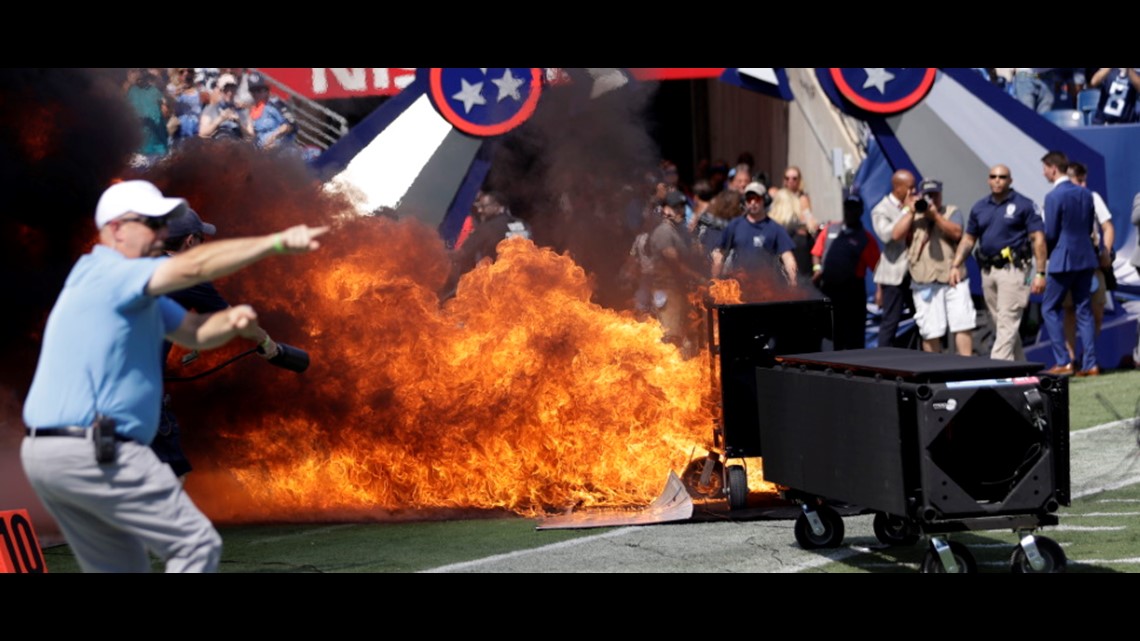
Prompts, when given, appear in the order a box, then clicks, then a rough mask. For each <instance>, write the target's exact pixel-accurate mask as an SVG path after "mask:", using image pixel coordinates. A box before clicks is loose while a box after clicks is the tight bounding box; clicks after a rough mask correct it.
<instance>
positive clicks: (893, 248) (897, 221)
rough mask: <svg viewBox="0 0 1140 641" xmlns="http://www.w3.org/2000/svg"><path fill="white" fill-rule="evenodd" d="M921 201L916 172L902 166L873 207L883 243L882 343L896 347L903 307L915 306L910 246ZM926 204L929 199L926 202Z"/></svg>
mask: <svg viewBox="0 0 1140 641" xmlns="http://www.w3.org/2000/svg"><path fill="white" fill-rule="evenodd" d="M918 201H919V198H918V195H917V194H915V193H914V174H912V173H910V172H909V171H907V170H906V169H900V170H898V171H896V172H895V173H894V174H893V175H892V176H891V191H890V193H888V194H887V195H886V196H883V199H882V200H880V201H879V203H878V204H877V205H875V207H874V209H872V210H871V225H872V227H873V228H874V231H875V236H876V237H878V239H879V241H880V242H881V243H882V244H883V253H882V256H881V257H880V258H879V265H878V267H876V268H875V283H876V284H878V285H879V286H880V288H881V290H882V305H881V307H882V312H883V314H882V318H881V320H880V321H879V347H892V346H894V343H895V333H896V332H897V331H898V327H899V322H901V321H902V316H903V308H904V307H910V308H911V309H913V308H914V303H913V302H911V301H910V297H911V296H910V282H909V281H910V273H909V271H908V269H907V258H906V247H907V239H908V238H910V233H911V225H912V224H913V223H914V219H915V216H916V214H917V213H921V212H916V210H915V208H916V206H919V205H917V202H918ZM922 206H925V203H924V204H923V205H922Z"/></svg>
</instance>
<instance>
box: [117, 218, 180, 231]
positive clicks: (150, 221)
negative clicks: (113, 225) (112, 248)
mask: <svg viewBox="0 0 1140 641" xmlns="http://www.w3.org/2000/svg"><path fill="white" fill-rule="evenodd" d="M119 222H120V223H142V224H144V225H146V226H147V227H150V228H151V230H153V231H159V230H161V229H162V228H163V227H166V223H167V222H168V220H167V218H166V216H153V217H152V216H137V217H135V218H120V219H119Z"/></svg>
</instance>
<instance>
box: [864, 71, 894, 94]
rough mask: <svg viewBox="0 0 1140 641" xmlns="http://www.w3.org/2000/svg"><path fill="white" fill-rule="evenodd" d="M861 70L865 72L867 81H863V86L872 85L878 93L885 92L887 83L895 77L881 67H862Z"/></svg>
mask: <svg viewBox="0 0 1140 641" xmlns="http://www.w3.org/2000/svg"><path fill="white" fill-rule="evenodd" d="M863 71H866V72H867V82H864V83H863V88H864V89H866V88H867V87H874V88H876V89H878V90H879V93H887V83H888V82H890V81H892V80H894V79H895V74H893V73H891V72H889V71H887V70H886V69H885V68H883V67H876V68H874V69H870V68H867V67H863Z"/></svg>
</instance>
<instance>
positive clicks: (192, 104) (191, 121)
mask: <svg viewBox="0 0 1140 641" xmlns="http://www.w3.org/2000/svg"><path fill="white" fill-rule="evenodd" d="M170 86H171V91H170V95H171V99H172V101H173V103H174V116H175V117H176V118H177V119H178V129H177V131H175V133H174V143H175V144H178V143H179V142H181V141H183V140H187V139H189V138H197V137H198V124H199V122H200V120H201V117H202V110H203V109H204V108H205V107H206V105H208V104H209V103H210V98H209V95H208V94H207V93H206V92H204V91H202V90H201V89H199V88H198V85H197V84H196V83H195V82H194V70H193V69H190V68H188V67H183V68H176V69H175V70H174V77H173V78H172V79H171V84H170Z"/></svg>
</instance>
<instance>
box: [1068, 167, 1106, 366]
mask: <svg viewBox="0 0 1140 641" xmlns="http://www.w3.org/2000/svg"><path fill="white" fill-rule="evenodd" d="M1068 174H1069V180H1071V181H1073V183H1075V184H1077V185H1080V186H1081V187H1084V188H1085V189H1088V168H1087V167H1086V166H1085V165H1084V164H1083V163H1079V162H1071V163H1069V170H1068ZM1089 191H1090V192H1091V193H1092V198H1093V211H1094V212H1095V213H1096V221H1097V224H1096V225H1094V226H1093V233H1092V237H1091V239H1090V240H1091V242H1092V245H1093V251H1095V252H1096V254H1097V261H1098V263H1099V266H1100V268H1099V269H1097V270H1096V271H1094V272H1093V276H1094V279H1095V280H1094V282H1093V284H1092V294H1091V298H1090V301H1091V303H1092V314H1093V325H1094V327H1095V333H1094V335H1095V336H1100V327H1101V324H1102V323H1103V322H1104V308H1105V306H1106V305H1107V304H1108V290H1109V287H1110V285H1109V280H1108V278H1107V276H1108V275H1112V273H1113V272H1112V261H1113V260H1114V259H1115V258H1116V252H1115V251H1113V245H1114V243H1115V242H1116V227H1114V226H1113V224H1112V212H1110V211H1109V210H1108V205H1107V204H1105V202H1104V199H1103V198H1101V197H1100V194H1098V193H1097V192H1095V191H1092V190H1091V189H1090V190H1089ZM1115 280H1116V279H1115V277H1113V278H1112V282H1113V283H1115ZM1112 287H1115V285H1112ZM1064 308H1065V348H1066V349H1067V350H1068V351H1069V360H1070V361H1072V360H1075V359H1076V351H1075V350H1074V347H1073V346H1074V345H1075V342H1074V341H1075V339H1076V332H1077V315H1076V311H1075V310H1074V309H1073V295H1072V293H1069V294H1066V295H1065V302H1064Z"/></svg>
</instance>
